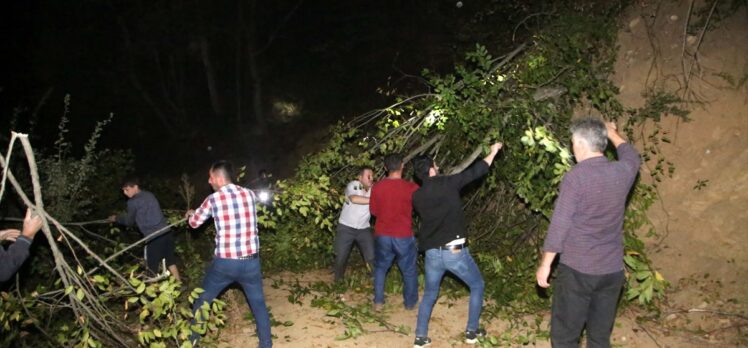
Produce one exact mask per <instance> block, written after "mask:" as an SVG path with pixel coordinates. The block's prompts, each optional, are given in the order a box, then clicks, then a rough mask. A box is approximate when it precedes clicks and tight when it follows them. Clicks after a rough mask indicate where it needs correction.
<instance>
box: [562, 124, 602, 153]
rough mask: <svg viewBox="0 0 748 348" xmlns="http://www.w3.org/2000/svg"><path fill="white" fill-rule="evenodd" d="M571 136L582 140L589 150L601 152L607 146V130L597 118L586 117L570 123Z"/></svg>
mask: <svg viewBox="0 0 748 348" xmlns="http://www.w3.org/2000/svg"><path fill="white" fill-rule="evenodd" d="M569 128H570V130H571V134H572V135H573V136H577V137H579V138H582V139H584V141H585V142H587V144H588V145H589V146H590V150H592V151H596V152H603V151H605V148H606V147H607V146H608V129H607V128H606V127H605V123H603V121H602V120H600V119H599V118H595V117H592V116H586V117H582V118H579V119H576V120H574V121H572V122H571V127H569Z"/></svg>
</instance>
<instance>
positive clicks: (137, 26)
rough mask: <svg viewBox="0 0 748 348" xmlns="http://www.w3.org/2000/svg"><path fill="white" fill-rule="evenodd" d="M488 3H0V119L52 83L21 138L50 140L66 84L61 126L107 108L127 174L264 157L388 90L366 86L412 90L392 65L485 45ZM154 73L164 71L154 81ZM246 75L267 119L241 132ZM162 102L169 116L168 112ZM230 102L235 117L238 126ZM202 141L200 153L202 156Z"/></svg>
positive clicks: (449, 58) (452, 56)
mask: <svg viewBox="0 0 748 348" xmlns="http://www.w3.org/2000/svg"><path fill="white" fill-rule="evenodd" d="M497 6H500V5H497V4H495V3H494V2H492V1H465V2H464V5H463V6H461V7H459V8H458V7H457V6H456V1H327V2H320V1H304V2H298V1H277V2H275V1H272V2H257V4H256V5H255V7H254V8H253V7H252V1H242V2H238V1H235V0H234V1H228V0H226V1H203V0H194V1H191V2H183V1H155V2H153V1H116V0H110V1H93V0H85V1H74V2H61V1H52V0H38V1H26V2H21V1H14V2H10V3H9V4H6V5H5V6H4V11H3V14H2V20H1V21H0V30H2V32H3V33H4V35H5V40H4V41H5V44H4V45H2V51H1V52H0V53H1V54H2V57H3V59H4V60H5V62H4V63H3V64H2V69H3V72H2V74H0V87H2V91H1V92H0V112H2V114H3V117H2V119H3V121H2V122H0V125H3V128H5V127H7V126H6V124H7V122H6V120H9V119H10V118H11V117H9V116H10V115H12V114H13V108H15V107H18V106H25V107H27V108H29V109H33V108H34V107H35V106H36V105H37V104H38V103H39V100H40V98H41V97H42V95H43V94H44V93H45V92H46V91H47V90H48V89H50V88H53V92H52V94H51V96H50V98H49V99H48V101H47V102H46V103H45V104H44V106H43V108H42V109H41V112H40V113H39V123H38V124H39V125H40V126H38V127H37V128H36V129H35V130H34V133H32V134H33V136H34V137H35V139H34V142H35V144H42V145H48V144H49V142H50V140H52V139H54V137H55V134H56V126H57V123H58V121H59V118H60V116H61V114H62V112H63V105H62V104H63V103H62V100H63V96H64V95H65V94H66V93H70V94H71V95H72V113H71V126H70V128H71V134H72V135H73V138H78V139H80V140H78V141H76V144H77V145H78V147H82V144H83V141H84V139H86V137H87V136H88V134H90V132H91V129H92V128H93V125H94V123H95V121H96V120H101V119H103V118H105V117H106V116H107V115H108V114H109V112H113V113H115V115H116V116H115V121H114V123H113V124H112V125H110V126H109V128H108V129H107V130H106V133H105V139H104V140H103V144H102V145H103V146H105V147H110V148H129V149H132V150H133V152H134V153H135V155H136V157H137V158H138V161H137V163H138V164H137V166H138V169H139V170H140V171H151V172H161V173H164V174H167V175H171V174H175V173H178V172H181V171H190V170H195V169H197V168H202V167H204V166H205V165H207V164H206V163H204V162H205V161H207V160H210V157H215V156H218V157H229V158H248V157H252V156H254V157H255V158H259V161H260V162H265V163H264V164H266V165H270V166H273V165H275V164H274V163H270V162H275V161H277V158H278V157H279V156H283V154H284V153H288V152H289V151H292V150H293V149H294V148H295V147H296V146H297V144H296V143H295V139H298V137H300V136H301V135H303V133H304V132H308V131H309V130H310V129H312V130H313V129H316V128H321V127H324V126H325V125H327V124H330V123H332V122H334V121H335V120H338V119H341V118H345V117H351V116H353V115H355V114H358V113H362V112H365V111H367V110H369V109H371V108H375V107H381V106H383V105H385V103H386V102H387V101H388V97H384V96H381V95H379V94H377V93H376V89H377V88H378V87H386V86H387V84H388V81H390V82H392V81H399V82H398V85H397V86H396V87H397V88H398V90H399V91H402V92H408V91H415V90H418V89H420V90H423V88H424V86H423V85H421V84H419V83H418V82H417V80H416V79H405V80H403V79H401V77H402V76H403V75H402V74H403V73H406V74H412V75H419V74H420V71H421V70H422V69H423V68H429V69H431V70H435V71H449V70H450V67H451V66H452V65H453V63H454V62H455V61H456V60H458V59H459V57H461V56H462V53H461V52H463V51H464V50H466V49H469V48H470V47H473V46H474V45H475V43H476V42H481V43H483V44H487V45H489V49H490V48H491V45H492V44H493V45H496V44H497V43H498V42H499V41H500V40H501V37H502V35H501V32H502V25H503V24H502V23H504V24H506V19H507V18H506V16H503V15H498V14H497V13H495V12H496V11H495V9H496V8H497ZM501 6H508V7H511V6H510V5H501ZM491 10H493V12H491ZM239 13H241V17H240V16H239ZM240 24H241V25H240ZM504 26H505V27H506V26H507V25H504ZM122 28H126V30H127V35H128V36H129V38H130V40H131V45H130V46H128V45H126V40H125V35H124V34H123V33H124V31H123V29H122ZM503 31H504V32H505V31H506V30H503ZM504 36H505V35H504ZM201 38H204V39H205V42H208V43H209V45H210V60H211V62H212V66H213V69H214V73H215V75H214V76H215V81H216V86H217V88H216V90H217V91H218V94H219V95H220V96H221V97H222V98H223V99H222V101H223V103H224V105H225V106H226V107H225V110H224V112H223V113H217V112H214V111H215V110H214V109H212V108H211V105H212V104H211V99H210V94H209V91H208V87H207V86H208V84H207V80H206V68H205V65H204V60H203V59H202V56H201V51H200V47H201V46H200V42H201V41H200V39H201ZM267 43H269V44H268V45H266V44H267ZM250 45H253V46H252V47H254V48H255V49H257V50H259V49H258V48H260V47H263V48H264V47H266V46H267V48H266V49H264V50H262V51H261V52H260V53H259V54H257V55H255V57H256V60H255V63H256V67H257V74H256V77H253V76H252V75H251V74H250V68H249V65H248V61H249V59H248V57H247V53H246V52H248V51H249V47H250ZM237 48H240V49H237ZM237 52H239V53H237ZM237 55H239V56H237ZM156 59H159V62H160V63H161V65H158V64H156V63H154V62H155V61H156ZM169 62H173V64H172V65H169ZM159 66H160V67H162V69H160V70H157V69H155V68H154V67H159ZM170 66H171V67H172V68H173V67H177V68H173V69H172V70H170V69H169V67H170ZM169 71H172V73H171V74H170V73H169ZM133 72H134V74H135V75H136V76H138V78H139V79H140V80H141V84H142V86H144V87H143V88H144V89H146V90H147V91H148V93H150V94H151V96H152V97H153V98H152V99H153V100H155V102H156V103H157V104H159V105H160V107H162V108H163V110H166V112H165V114H166V115H168V117H170V118H173V120H175V121H176V123H177V126H180V127H181V128H180V129H179V131H178V132H171V133H175V134H170V132H168V131H167V130H168V129H169V128H170V127H167V126H165V125H164V124H163V123H161V122H159V118H158V117H157V116H156V113H155V112H154V108H153V106H152V105H150V104H149V103H148V102H147V101H146V100H145V99H144V98H143V95H142V94H143V93H140V92H139V90H138V89H137V88H135V87H134V85H133V83H132V79H131V74H132V73H133ZM160 74H163V75H160ZM167 75H168V76H170V77H175V76H176V78H172V79H170V80H168V81H166V80H167V79H164V78H158V76H167ZM253 78H255V80H253ZM237 80H241V81H242V82H241V86H242V87H240V89H239V90H241V91H242V93H239V94H237V88H236V86H237V82H236V81H237ZM257 80H259V81H260V83H261V85H260V86H261V87H260V90H261V91H262V95H261V106H262V110H263V114H264V115H265V119H266V120H268V129H267V132H266V133H265V134H264V135H258V134H256V133H254V131H255V130H254V129H253V128H254V127H253V125H254V123H255V122H254V121H253V119H252V117H254V112H253V110H254V109H253V108H252V107H251V105H252V96H253V92H254V86H255V85H254V84H253V83H252V82H253V81H257ZM176 81H179V82H176ZM164 91H168V92H167V93H165V92H164ZM164 95H170V96H172V97H174V100H172V101H174V103H172V104H168V101H169V100H170V99H168V98H163V96H164ZM176 95H179V96H180V97H179V98H177V97H176ZM237 95H241V97H237ZM180 98H181V99H180ZM237 101H240V102H241V104H242V105H244V106H243V109H242V107H237V106H236V105H237ZM275 101H288V102H292V103H293V104H294V105H300V106H301V107H302V108H301V110H302V111H301V113H300V115H299V116H296V118H295V119H294V120H293V121H291V122H290V123H283V122H281V121H279V120H278V119H277V118H274V116H275V115H274V113H273V108H272V105H273V102H275ZM173 105H176V106H177V107H176V108H174V109H173V110H177V109H179V110H181V113H174V112H171V111H173V110H172V109H169V108H170V107H171V106H173ZM237 110H241V113H242V115H243V116H242V117H244V121H243V122H242V123H240V124H238V123H235V117H236V116H235V115H236V114H237ZM29 114H30V112H26V113H24V114H21V116H22V117H21V121H20V122H19V125H20V126H19V127H18V129H19V130H21V131H23V130H25V129H24V127H25V126H26V123H25V122H24V121H23V119H27V118H28V117H29ZM170 129H172V130H173V129H174V128H170ZM247 139H251V140H247ZM207 145H210V146H213V148H214V150H213V151H212V153H206V150H205V149H206V146H207ZM263 157H266V158H263Z"/></svg>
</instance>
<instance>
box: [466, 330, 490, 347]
mask: <svg viewBox="0 0 748 348" xmlns="http://www.w3.org/2000/svg"><path fill="white" fill-rule="evenodd" d="M485 336H486V330H485V329H482V328H481V329H478V330H475V331H471V330H468V331H465V343H467V344H476V343H478V338H479V337H485Z"/></svg>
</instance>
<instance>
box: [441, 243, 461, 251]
mask: <svg viewBox="0 0 748 348" xmlns="http://www.w3.org/2000/svg"><path fill="white" fill-rule="evenodd" d="M465 247H467V245H465V244H455V245H442V246H440V247H439V250H452V251H454V250H462V248H465Z"/></svg>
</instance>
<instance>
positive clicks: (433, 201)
mask: <svg viewBox="0 0 748 348" xmlns="http://www.w3.org/2000/svg"><path fill="white" fill-rule="evenodd" d="M486 173H488V163H486V162H485V161H483V160H480V161H478V162H477V163H475V164H473V165H472V166H470V167H469V168H467V169H465V170H463V171H462V172H461V173H459V174H454V175H437V176H432V177H430V178H427V179H425V180H424V181H423V184H422V185H421V188H419V189H418V191H416V192H415V193H413V206H414V207H415V208H416V212H418V215H419V216H420V217H421V228H420V229H419V231H418V248H419V249H421V250H428V249H432V248H436V247H439V246H443V245H445V244H447V243H449V242H451V241H453V240H455V239H458V238H465V237H467V231H466V229H465V214H464V213H463V212H462V200H461V199H460V190H461V189H462V188H463V187H464V186H465V185H467V184H469V183H470V182H472V181H473V180H475V179H477V178H480V177H481V176H483V175H485V174H486Z"/></svg>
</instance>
